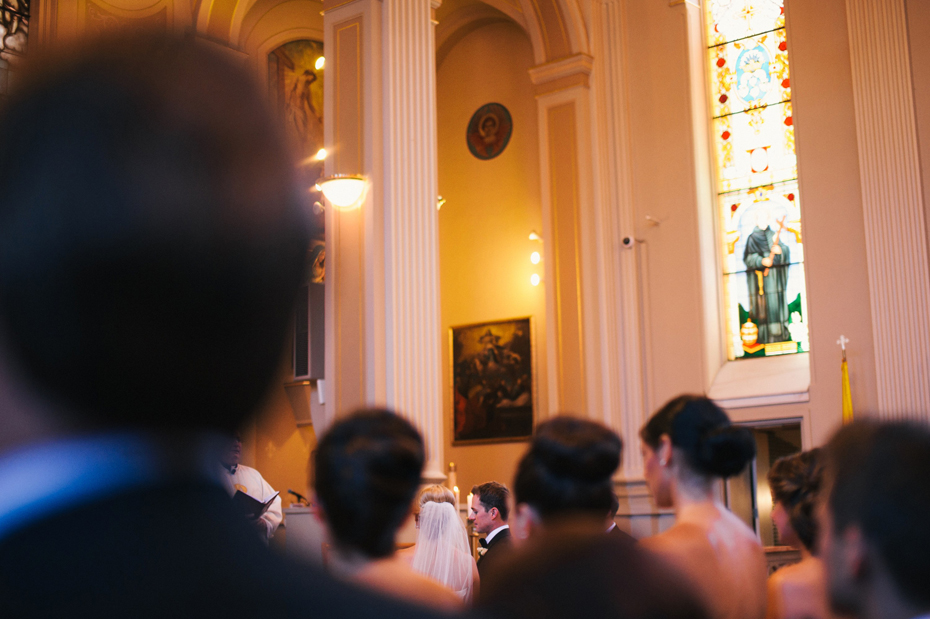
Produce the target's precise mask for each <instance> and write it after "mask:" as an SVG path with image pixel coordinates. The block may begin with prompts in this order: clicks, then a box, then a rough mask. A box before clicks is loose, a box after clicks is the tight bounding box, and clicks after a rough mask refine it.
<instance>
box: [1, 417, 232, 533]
mask: <svg viewBox="0 0 930 619" xmlns="http://www.w3.org/2000/svg"><path fill="white" fill-rule="evenodd" d="M216 441H217V438H216V437H212V436H201V437H198V438H196V439H195V441H194V442H195V443H197V444H199V445H200V446H202V447H203V449H202V450H199V451H201V453H202V454H203V457H202V458H200V457H195V458H194V459H195V460H199V462H193V463H190V462H188V464H192V467H184V466H183V465H180V464H179V463H178V462H176V461H174V462H172V461H171V454H170V453H167V452H166V450H165V447H164V445H160V444H159V442H158V441H157V440H155V439H153V438H150V437H148V436H146V435H145V434H142V433H128V432H127V433H122V434H109V435H98V436H89V437H80V438H69V439H61V440H56V441H50V442H48V443H42V444H38V445H31V446H28V447H24V448H22V449H19V450H17V451H14V452H12V453H9V454H5V455H2V456H0V538H2V537H4V536H5V535H7V534H8V533H9V532H10V531H12V530H14V529H16V528H18V527H20V526H23V525H25V524H28V523H29V522H32V521H35V520H37V519H39V518H42V517H43V516H46V515H48V514H52V513H54V512H56V511H62V510H63V509H68V508H71V507H74V506H76V505H80V504H82V503H87V502H90V501H92V500H94V499H97V498H100V497H104V496H107V495H110V494H114V493H116V492H118V491H120V490H123V489H126V488H131V487H134V486H139V485H145V484H148V483H153V482H156V481H158V480H160V479H165V478H168V477H170V476H172V475H175V474H178V473H180V472H181V470H182V469H183V468H187V470H188V473H193V475H194V476H195V477H200V478H203V479H206V480H209V481H214V482H217V483H218V482H219V479H218V477H217V475H216V473H215V470H216V467H215V463H214V461H213V460H212V457H213V454H214V453H216V452H215V451H213V450H212V449H210V448H209V447H210V446H212V445H214V444H215V443H216ZM227 442H228V440H227ZM195 451H198V450H195ZM191 468H193V471H191Z"/></svg>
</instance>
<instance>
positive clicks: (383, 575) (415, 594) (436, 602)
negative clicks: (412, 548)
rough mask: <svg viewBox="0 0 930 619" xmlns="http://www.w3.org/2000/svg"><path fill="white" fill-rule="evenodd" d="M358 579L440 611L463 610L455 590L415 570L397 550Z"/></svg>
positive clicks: (373, 565)
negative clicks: (397, 553) (393, 554)
mask: <svg viewBox="0 0 930 619" xmlns="http://www.w3.org/2000/svg"><path fill="white" fill-rule="evenodd" d="M354 580H356V582H358V583H360V584H363V585H365V586H367V587H370V588H372V589H377V590H378V591H381V592H382V593H385V594H387V595H390V596H393V597H398V598H402V599H405V600H407V601H410V602H414V603H417V604H420V605H423V606H429V607H430V608H434V609H436V610H445V611H457V610H461V609H462V600H461V599H460V598H459V596H457V595H456V594H455V593H454V592H453V591H452V590H451V589H447V588H446V587H444V586H442V585H441V584H440V583H438V582H436V581H435V580H433V579H432V578H428V577H426V576H424V575H422V574H420V573H418V572H415V571H413V569H412V568H411V567H410V566H409V565H407V564H406V562H404V560H403V559H402V558H400V557H398V556H397V555H396V553H395V556H394V557H392V558H390V559H387V560H382V561H378V562H375V563H374V564H372V565H370V566H369V567H368V568H366V569H364V570H362V571H361V572H359V573H358V574H357V575H356V577H355V579H354Z"/></svg>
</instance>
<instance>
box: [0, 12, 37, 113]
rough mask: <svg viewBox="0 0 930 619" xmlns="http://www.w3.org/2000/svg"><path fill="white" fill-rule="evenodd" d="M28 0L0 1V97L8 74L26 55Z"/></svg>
mask: <svg viewBox="0 0 930 619" xmlns="http://www.w3.org/2000/svg"><path fill="white" fill-rule="evenodd" d="M29 4H30V2H29V0H0V95H4V94H6V92H7V89H8V88H9V83H10V74H11V73H12V72H15V70H16V68H17V65H18V64H19V63H20V62H21V61H22V58H23V57H24V56H25V55H26V42H27V40H28V38H29Z"/></svg>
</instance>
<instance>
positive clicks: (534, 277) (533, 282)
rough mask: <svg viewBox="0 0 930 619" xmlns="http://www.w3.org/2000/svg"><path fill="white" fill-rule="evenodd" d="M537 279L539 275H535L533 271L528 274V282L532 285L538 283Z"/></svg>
mask: <svg viewBox="0 0 930 619" xmlns="http://www.w3.org/2000/svg"><path fill="white" fill-rule="evenodd" d="M539 280H540V278H539V275H537V274H536V273H533V274H532V275H530V283H531V284H533V285H534V286H538V285H539Z"/></svg>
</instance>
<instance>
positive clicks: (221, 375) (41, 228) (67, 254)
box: [0, 35, 308, 439]
mask: <svg viewBox="0 0 930 619" xmlns="http://www.w3.org/2000/svg"><path fill="white" fill-rule="evenodd" d="M30 53H31V52H30ZM34 60H35V63H34V65H35V66H33V67H32V70H31V72H26V73H25V74H24V76H23V79H22V81H20V82H18V83H17V84H16V88H14V89H13V90H12V91H11V92H12V94H11V95H10V98H9V99H8V100H7V101H5V102H4V104H3V114H2V116H0V185H2V187H3V191H2V192H0V357H2V359H0V392H4V393H5V396H6V397H16V398H18V401H19V405H20V406H22V405H23V403H27V404H28V405H29V406H32V407H34V408H35V409H36V410H37V411H40V412H44V413H48V412H51V413H52V416H53V418H54V419H56V420H58V422H60V423H62V424H63V425H64V426H65V427H67V428H75V427H80V428H85V429H86V428H95V429H99V428H106V427H122V428H130V429H152V428H158V429H166V430H172V431H178V430H181V431H186V430H204V429H221V430H225V431H229V432H231V431H233V430H234V429H235V428H236V427H237V426H238V425H240V424H241V423H242V421H243V419H244V418H245V417H246V416H247V415H248V414H250V413H251V412H252V411H253V410H254V409H255V407H256V406H257V405H258V404H259V403H260V401H261V400H262V398H263V397H264V395H265V392H266V390H267V388H268V387H269V385H270V383H271V380H272V378H273V376H274V373H275V372H276V370H277V367H278V365H279V363H280V360H281V351H282V349H283V347H284V344H285V342H286V334H287V329H288V319H289V315H290V310H291V307H292V304H293V302H294V300H295V298H296V292H297V286H298V285H299V282H300V279H301V276H302V271H303V264H304V261H305V255H306V250H307V244H308V226H307V223H306V217H305V215H304V214H303V212H302V207H301V204H300V203H299V201H298V198H297V196H298V193H297V191H296V189H295V183H294V178H293V168H294V166H293V161H292V159H291V157H290V155H289V154H288V152H287V149H286V148H284V147H283V143H284V142H283V140H282V139H281V135H280V134H281V130H280V127H279V126H278V125H279V123H277V122H276V121H275V120H274V119H273V116H272V114H271V113H270V112H269V108H268V105H267V103H266V101H265V100H264V97H263V95H262V94H261V93H260V91H259V89H258V88H256V87H255V84H254V83H253V79H252V77H251V76H250V75H249V73H248V71H247V70H246V69H245V68H244V67H243V66H239V65H237V64H236V63H235V62H232V61H230V60H228V59H227V58H224V57H223V56H221V54H220V53H219V52H214V51H211V50H208V49H206V48H205V47H203V46H198V45H196V44H194V43H192V42H190V41H181V40H174V39H170V38H166V37H160V36H155V35H138V36H135V37H132V38H126V39H112V40H110V39H108V40H106V41H101V42H98V43H96V44H94V45H93V46H91V47H87V48H83V49H77V50H55V53H51V54H48V57H46V58H42V57H41V56H36V57H34ZM11 384H12V385H14V386H15V393H12V392H11V388H10V385H11ZM39 418H40V415H36V416H34V417H33V419H39ZM53 423H55V422H53ZM6 425H7V428H8V429H9V431H10V432H15V431H17V428H18V426H16V424H15V423H14V422H12V421H11V422H10V423H9V424H6ZM19 431H22V432H24V433H25V432H26V430H25V429H23V428H19ZM9 437H10V434H9V433H7V438H8V439H9Z"/></svg>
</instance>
